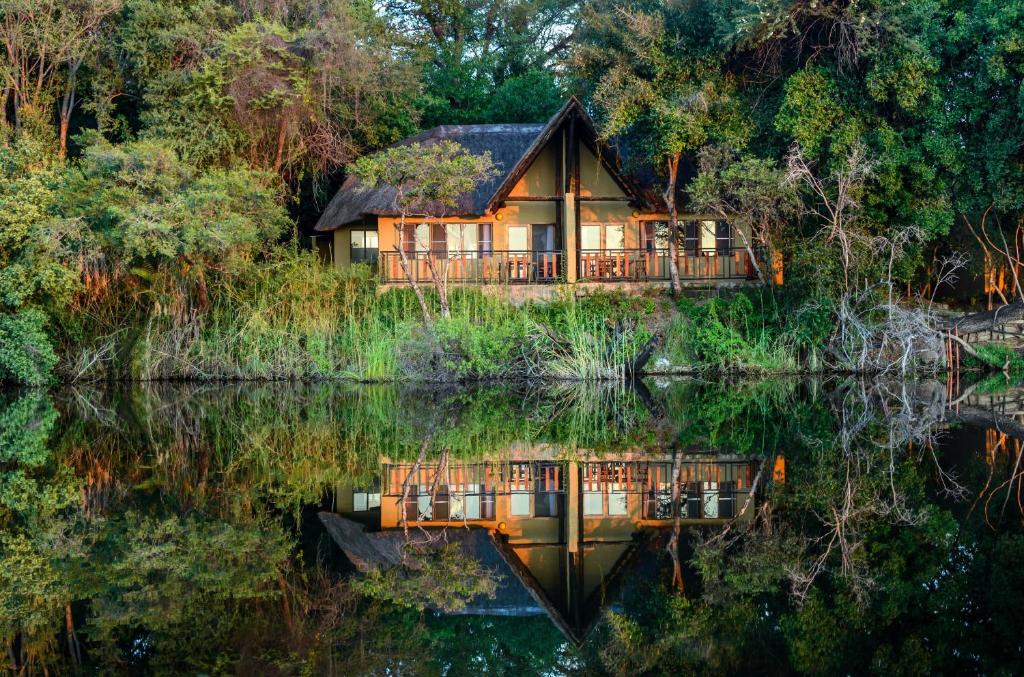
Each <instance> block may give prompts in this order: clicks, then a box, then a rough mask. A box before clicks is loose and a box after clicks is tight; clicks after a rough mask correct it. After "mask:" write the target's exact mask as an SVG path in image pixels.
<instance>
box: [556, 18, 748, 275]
mask: <svg viewBox="0 0 1024 677" xmlns="http://www.w3.org/2000/svg"><path fill="white" fill-rule="evenodd" d="M700 20H701V17H700V13H699V12H691V8H690V6H689V5H688V4H687V5H683V4H676V3H668V4H664V5H662V4H660V3H624V2H616V1H614V0H613V1H612V2H608V3H599V4H596V5H594V6H593V7H592V8H591V9H590V10H588V12H587V14H586V18H585V21H584V26H585V28H584V30H583V32H582V34H581V36H580V38H579V42H580V43H581V46H580V48H579V50H578V51H577V53H576V57H575V63H576V64H577V66H578V67H579V69H580V77H581V80H582V85H583V86H584V87H585V88H587V89H589V90H590V91H591V92H592V94H593V101H594V104H595V105H596V106H597V108H598V110H599V111H600V113H601V135H602V136H603V137H604V138H606V139H613V138H614V137H616V136H620V135H621V136H626V137H628V138H629V139H630V141H631V143H632V144H633V145H634V146H635V147H636V148H635V151H634V155H636V156H640V157H643V158H644V159H645V160H646V161H652V162H655V163H657V164H658V165H660V168H661V172H660V174H661V176H662V177H663V180H664V190H663V193H662V196H663V198H664V200H665V205H666V207H667V208H668V214H669V223H668V247H669V272H670V276H671V285H672V291H673V293H679V291H680V288H681V287H680V283H679V263H678V254H679V205H678V192H679V189H680V165H681V163H682V161H683V157H684V155H686V154H692V153H695V152H696V151H697V150H699V149H700V148H701V147H702V146H704V144H706V143H708V142H711V141H716V140H717V141H720V142H724V143H730V144H731V145H738V144H740V143H742V141H743V139H744V138H745V136H746V133H747V132H746V130H745V128H744V123H743V120H742V118H741V116H740V108H739V102H738V100H737V99H736V98H735V96H734V85H733V83H732V82H731V81H730V80H729V79H728V78H726V77H724V76H723V75H724V74H723V71H722V69H721V64H722V59H721V55H720V54H715V53H712V52H709V51H708V50H706V49H704V48H703V46H702V45H700V44H699V42H698V41H697V40H696V38H695V35H694V33H693V31H694V30H695V26H696V25H697V24H699V22H700Z"/></svg>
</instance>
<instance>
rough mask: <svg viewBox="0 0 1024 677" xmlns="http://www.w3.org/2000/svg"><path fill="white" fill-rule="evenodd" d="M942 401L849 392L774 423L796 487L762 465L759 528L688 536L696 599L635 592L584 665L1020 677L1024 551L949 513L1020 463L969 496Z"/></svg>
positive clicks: (1018, 543) (834, 392) (848, 386)
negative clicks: (1022, 558) (950, 449)
mask: <svg viewBox="0 0 1024 677" xmlns="http://www.w3.org/2000/svg"><path fill="white" fill-rule="evenodd" d="M936 393H939V394H940V395H938V396H937V395H936ZM941 393H944V388H943V387H942V386H941V385H939V386H938V388H934V387H932V386H931V385H929V384H927V383H925V384H912V383H911V384H904V383H896V384H884V383H875V384H864V383H857V382H848V383H840V384H838V385H831V386H829V387H828V388H827V389H826V390H824V391H820V392H819V393H817V394H819V395H824V397H818V398H816V401H814V402H813V404H811V405H810V406H807V401H806V400H803V399H802V398H801V402H800V404H799V406H793V404H794V403H792V402H791V403H790V404H789V405H786V406H784V407H782V408H780V409H776V410H775V411H776V416H777V417H779V414H781V412H783V411H785V412H786V414H785V416H781V417H779V420H778V423H777V424H776V428H775V431H776V432H778V433H779V438H778V439H781V440H785V441H786V444H785V445H782V446H779V447H778V450H779V451H780V452H783V453H785V456H786V461H787V462H786V477H785V482H784V483H777V482H770V481H768V480H769V479H770V473H769V472H767V470H768V467H767V466H766V467H765V468H763V470H764V472H765V475H764V482H765V487H764V491H763V492H762V494H761V500H760V501H759V503H758V506H757V511H756V514H755V517H754V519H752V520H735V521H733V522H731V523H729V524H727V525H726V526H724V527H722V528H721V529H715V530H706V529H705V530H701V531H696V532H691V534H690V539H689V545H691V546H692V552H693V554H692V557H690V558H689V560H688V562H687V564H688V565H689V567H690V571H691V572H692V573H693V575H694V581H695V585H692V586H691V585H689V581H688V585H687V591H688V592H689V595H690V596H689V597H682V596H680V595H678V593H676V592H675V591H673V589H672V588H673V586H671V585H670V584H669V581H668V578H667V574H666V578H665V579H664V580H663V581H660V582H657V581H655V582H652V581H650V580H649V579H646V580H638V581H634V582H633V583H632V586H633V588H634V590H633V592H632V593H629V592H628V591H627V596H626V601H625V608H626V613H624V614H611V615H610V616H609V617H608V619H607V621H606V622H605V623H604V624H603V625H602V627H601V628H600V631H599V633H598V636H597V637H595V638H594V640H593V643H592V647H591V649H592V651H591V652H590V653H588V660H591V661H595V663H596V664H597V666H600V667H601V668H602V669H604V670H610V671H612V672H617V673H627V672H628V673H641V674H642V673H645V672H648V671H650V672H659V673H665V672H701V673H704V672H721V671H725V672H744V673H749V672H788V671H795V672H818V673H820V672H824V673H831V672H859V671H866V670H876V671H877V670H880V671H883V672H896V673H903V672H906V671H908V670H913V671H924V672H955V671H961V670H966V671H969V672H981V673H987V672H997V671H999V669H1010V670H1011V671H1012V670H1013V668H1012V667H1011V666H1014V665H1018V664H1019V660H1020V654H1019V641H1018V638H1015V637H1011V635H1012V633H1009V632H1007V631H1006V630H1005V629H1004V628H1006V627H1017V625H1016V621H1015V618H1016V615H1017V613H1018V612H1019V608H1018V607H1017V606H1016V605H1019V604H1020V603H1021V602H1022V601H1024V599H1022V598H1021V594H1022V593H1021V592H1020V591H1021V590H1024V587H1022V586H1024V578H1022V574H1021V573H1020V569H1019V566H1016V565H1014V564H1013V563H1012V557H1013V556H1014V555H1011V553H1018V554H1020V553H1024V550H1022V548H1024V540H1022V538H1021V536H1020V535H1019V534H1017V533H1005V532H1004V533H1000V532H998V531H994V530H992V529H990V528H989V527H988V526H986V525H985V523H984V520H983V519H982V517H983V515H982V516H979V517H978V518H977V519H975V520H974V521H969V520H965V521H964V522H962V523H961V524H959V525H958V524H957V523H956V521H955V520H954V518H953V516H952V514H950V512H949V511H948V508H947V506H960V505H962V506H964V507H965V509H966V507H967V506H968V505H969V504H970V502H971V501H972V500H975V497H978V496H983V497H987V496H988V495H989V492H990V491H991V489H992V488H993V487H996V486H1000V482H1005V480H1006V479H1009V480H1011V481H1012V480H1013V478H1014V477H1015V472H1016V469H1015V460H1016V457H1014V456H1013V455H1012V452H1011V454H1010V455H1009V456H1008V457H1007V459H1006V461H1005V462H1004V463H1003V465H1002V466H1001V468H1000V470H999V471H998V472H1002V473H1003V475H1002V477H1001V478H999V479H998V480H992V481H991V482H989V481H988V479H987V478H986V476H985V475H984V474H983V475H981V476H980V477H978V478H977V481H976V482H974V483H973V484H967V483H965V480H964V479H963V477H962V475H963V473H962V471H961V472H958V473H954V471H953V469H952V468H951V467H950V459H949V458H948V454H947V453H946V450H945V449H944V447H943V438H942V437H941V436H939V435H938V431H939V430H940V428H941V427H942V426H943V425H945V423H944V421H945V420H946V419H948V418H951V417H955V416H957V415H958V414H957V412H956V411H955V410H951V409H947V408H946V403H945V401H944V398H943V396H941ZM960 411H961V412H962V411H964V410H963V409H961V410H960ZM968 413H969V412H968ZM995 444H996V446H998V440H997V441H996V442H995ZM1011 448H1012V447H1011ZM997 453H1000V452H998V451H997ZM974 462H975V463H978V464H981V463H982V459H981V456H980V455H979V456H978V458H977V460H976V461H974ZM991 472H993V471H992V470H991V465H989V466H987V472H986V474H988V473H991ZM1001 491H1002V490H1001ZM1000 497H1001V498H1004V494H1002V493H1000ZM1011 502H1012V500H1011ZM1003 524H1004V528H1005V522H1003ZM667 568H670V569H673V568H674V567H667ZM996 589H998V590H1000V591H1003V592H1004V593H1005V595H1006V599H1005V600H1004V599H1002V598H1001V597H1000V594H999V593H998V592H996ZM952 619H956V621H955V622H954V621H953V620H952ZM780 661H781V663H780Z"/></svg>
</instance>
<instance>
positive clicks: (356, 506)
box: [352, 491, 380, 512]
mask: <svg viewBox="0 0 1024 677" xmlns="http://www.w3.org/2000/svg"><path fill="white" fill-rule="evenodd" d="M379 507H380V493H373V492H367V491H356V492H353V493H352V510H353V511H354V512H365V511H367V510H372V509H374V508H379Z"/></svg>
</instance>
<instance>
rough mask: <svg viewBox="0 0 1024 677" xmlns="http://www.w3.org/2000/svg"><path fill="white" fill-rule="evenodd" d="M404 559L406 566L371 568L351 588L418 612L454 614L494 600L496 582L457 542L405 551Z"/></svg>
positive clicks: (497, 580) (494, 577) (497, 579)
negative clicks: (480, 599)
mask: <svg viewBox="0 0 1024 677" xmlns="http://www.w3.org/2000/svg"><path fill="white" fill-rule="evenodd" d="M414 547H415V546H410V550H412V548H414ZM406 557H407V558H408V560H409V561H408V563H407V564H403V565H399V566H395V567H392V568H390V569H386V570H383V571H382V570H380V569H373V570H372V571H370V572H369V573H367V574H366V576H365V577H363V578H361V579H359V580H358V581H357V582H356V583H355V584H354V585H355V588H356V589H357V590H359V591H360V592H361V593H362V594H364V595H366V596H368V597H371V598H374V599H381V600H387V601H389V602H391V603H393V604H397V605H398V606H402V607H408V608H411V609H417V610H420V611H422V610H423V609H427V608H430V609H436V610H439V611H446V612H449V613H451V612H457V611H461V610H462V609H464V608H466V605H467V604H468V603H469V602H471V601H472V600H473V599H474V598H476V597H478V596H481V595H482V596H486V597H490V598H492V599H493V598H494V595H495V591H496V590H497V587H498V583H499V581H500V579H499V578H497V577H496V576H495V575H494V574H493V572H490V571H488V570H487V569H485V568H483V567H482V566H481V565H480V563H479V562H478V561H477V560H475V559H473V558H472V557H470V556H468V555H466V554H464V553H463V551H462V549H461V548H460V547H459V545H458V544H457V543H449V544H447V545H443V546H441V547H437V548H432V547H427V548H421V549H419V551H416V550H412V551H407V552H406Z"/></svg>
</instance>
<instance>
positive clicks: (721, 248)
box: [715, 221, 732, 254]
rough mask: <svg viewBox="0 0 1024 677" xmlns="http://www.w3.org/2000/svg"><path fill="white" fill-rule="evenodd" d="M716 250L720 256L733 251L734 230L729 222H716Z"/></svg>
mask: <svg viewBox="0 0 1024 677" xmlns="http://www.w3.org/2000/svg"><path fill="white" fill-rule="evenodd" d="M715 248H716V249H717V250H718V253H719V254H728V253H729V252H730V251H731V250H732V228H731V227H730V226H729V222H728V221H716V222H715Z"/></svg>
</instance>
